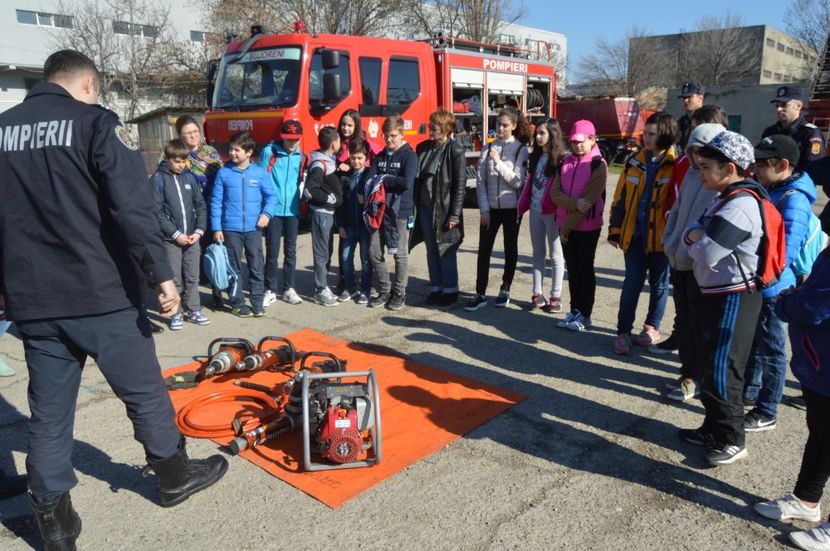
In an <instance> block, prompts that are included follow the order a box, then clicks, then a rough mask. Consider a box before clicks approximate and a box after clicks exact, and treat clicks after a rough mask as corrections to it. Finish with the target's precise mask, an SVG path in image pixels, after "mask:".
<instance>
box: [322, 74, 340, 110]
mask: <svg viewBox="0 0 830 551" xmlns="http://www.w3.org/2000/svg"><path fill="white" fill-rule="evenodd" d="M341 97H343V86H342V85H341V83H340V75H339V74H337V73H326V74H325V75H323V103H337V102H338V101H340V98H341Z"/></svg>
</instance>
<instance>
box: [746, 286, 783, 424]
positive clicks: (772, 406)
mask: <svg viewBox="0 0 830 551" xmlns="http://www.w3.org/2000/svg"><path fill="white" fill-rule="evenodd" d="M786 343H787V331H786V327H785V326H784V322H783V321H781V319H780V318H779V317H778V316H777V315H776V314H775V301H773V300H772V299H767V298H765V299H764V302H763V304H762V305H761V314H760V315H759V316H758V324H757V325H756V326H755V339H754V340H753V342H752V349H751V350H750V352H749V359H748V360H747V362H746V375H745V377H744V380H745V381H746V385H745V386H744V398H746V399H747V400H755V407H756V408H757V409H758V411H760V412H761V413H763V414H764V415H767V416H769V417H775V416H777V415H778V404H779V402H781V396H783V394H784V382H785V381H786V378H787V352H786V350H785V348H784V347H785V346H786Z"/></svg>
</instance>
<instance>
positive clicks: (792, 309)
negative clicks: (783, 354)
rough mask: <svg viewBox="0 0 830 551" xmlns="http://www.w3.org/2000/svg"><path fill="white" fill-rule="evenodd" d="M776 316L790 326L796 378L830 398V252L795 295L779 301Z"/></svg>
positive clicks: (814, 265) (822, 255)
mask: <svg viewBox="0 0 830 551" xmlns="http://www.w3.org/2000/svg"><path fill="white" fill-rule="evenodd" d="M775 313H776V314H778V317H779V318H781V320H782V321H784V322H786V323H787V324H789V328H788V330H789V335H790V346H791V348H792V360H791V361H790V368H791V369H792V371H793V375H795V377H796V378H797V379H798V380H799V382H801V384H802V385H803V386H804V387H806V388H809V389H810V390H812V391H815V392H818V393H819V394H822V395H824V396H828V397H830V252H828V251H825V252H823V253H822V254H821V255H819V257H818V259H816V263H815V264H813V271H812V272H811V273H810V277H808V278H807V279H806V280H805V281H804V283H803V284H802V285H801V286H800V287H799V288H798V289H797V290H796V292H795V293H793V294H784V295H780V296H779V297H778V300H776V301H775Z"/></svg>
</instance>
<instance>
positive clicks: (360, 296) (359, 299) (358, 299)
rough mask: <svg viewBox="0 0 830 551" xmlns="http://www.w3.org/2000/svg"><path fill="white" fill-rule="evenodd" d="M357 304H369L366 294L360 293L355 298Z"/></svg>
mask: <svg viewBox="0 0 830 551" xmlns="http://www.w3.org/2000/svg"><path fill="white" fill-rule="evenodd" d="M354 302H355V304H369V297H368V296H366V293H358V294H357V296H356V297H354Z"/></svg>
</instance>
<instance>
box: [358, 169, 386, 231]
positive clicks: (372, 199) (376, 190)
mask: <svg viewBox="0 0 830 551" xmlns="http://www.w3.org/2000/svg"><path fill="white" fill-rule="evenodd" d="M385 177H386V175H385V174H377V175H375V176H372V177H371V178H369V180H368V181H367V182H366V187H365V188H364V189H363V197H364V200H363V221H364V222H365V223H366V227H367V228H369V231H371V232H376V231H378V230H379V229H380V226H381V224H382V223H383V213H384V212H386V188H385V187H384V185H383V180H384V178H385Z"/></svg>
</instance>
